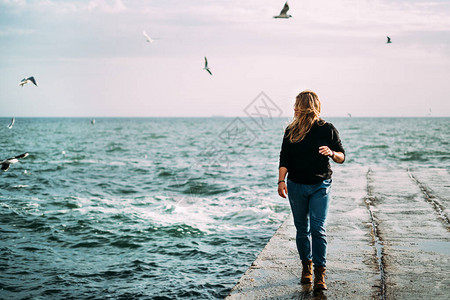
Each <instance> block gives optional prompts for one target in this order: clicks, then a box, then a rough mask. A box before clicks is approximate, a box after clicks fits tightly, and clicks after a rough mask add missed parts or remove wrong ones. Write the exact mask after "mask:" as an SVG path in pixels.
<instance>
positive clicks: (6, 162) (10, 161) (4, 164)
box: [0, 152, 28, 172]
mask: <svg viewBox="0 0 450 300" xmlns="http://www.w3.org/2000/svg"><path fill="white" fill-rule="evenodd" d="M27 156H28V153H27V152H25V153H23V154H20V155H17V156H15V157H11V158H8V159H5V160H4V161H2V162H0V164H2V170H3V171H5V172H6V171H8V169H9V165H12V164H15V163H16V162H18V161H19V159H20V158H25V157H27Z"/></svg>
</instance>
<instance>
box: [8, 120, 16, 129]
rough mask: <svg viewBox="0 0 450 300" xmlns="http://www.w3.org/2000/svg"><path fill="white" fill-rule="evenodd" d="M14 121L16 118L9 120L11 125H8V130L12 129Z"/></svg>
mask: <svg viewBox="0 0 450 300" xmlns="http://www.w3.org/2000/svg"><path fill="white" fill-rule="evenodd" d="M15 121H16V118H14V117H13V118H12V119H11V124H9V125H8V128H9V129H11V128H12V127H13V125H14V122H15Z"/></svg>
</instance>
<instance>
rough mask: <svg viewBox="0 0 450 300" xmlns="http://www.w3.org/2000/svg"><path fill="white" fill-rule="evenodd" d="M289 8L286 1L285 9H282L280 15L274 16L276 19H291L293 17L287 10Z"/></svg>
mask: <svg viewBox="0 0 450 300" xmlns="http://www.w3.org/2000/svg"><path fill="white" fill-rule="evenodd" d="M288 10H289V5H288V3H287V1H286V3H285V4H284V7H283V9H282V10H281V12H280V14H279V15H278V16H274V18H275V19H289V18H292V16H291V15H288V14H287V12H288Z"/></svg>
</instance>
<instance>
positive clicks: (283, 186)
mask: <svg viewBox="0 0 450 300" xmlns="http://www.w3.org/2000/svg"><path fill="white" fill-rule="evenodd" d="M287 193H288V191H287V187H286V183H285V182H284V181H283V182H280V183H279V184H278V195H280V196H281V197H283V198H286V196H287Z"/></svg>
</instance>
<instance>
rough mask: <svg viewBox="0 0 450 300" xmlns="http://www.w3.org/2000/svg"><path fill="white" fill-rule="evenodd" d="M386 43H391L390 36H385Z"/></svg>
mask: <svg viewBox="0 0 450 300" xmlns="http://www.w3.org/2000/svg"><path fill="white" fill-rule="evenodd" d="M386 43H387V44H390V43H392V42H391V38H390V37H388V36H387V42H386Z"/></svg>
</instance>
